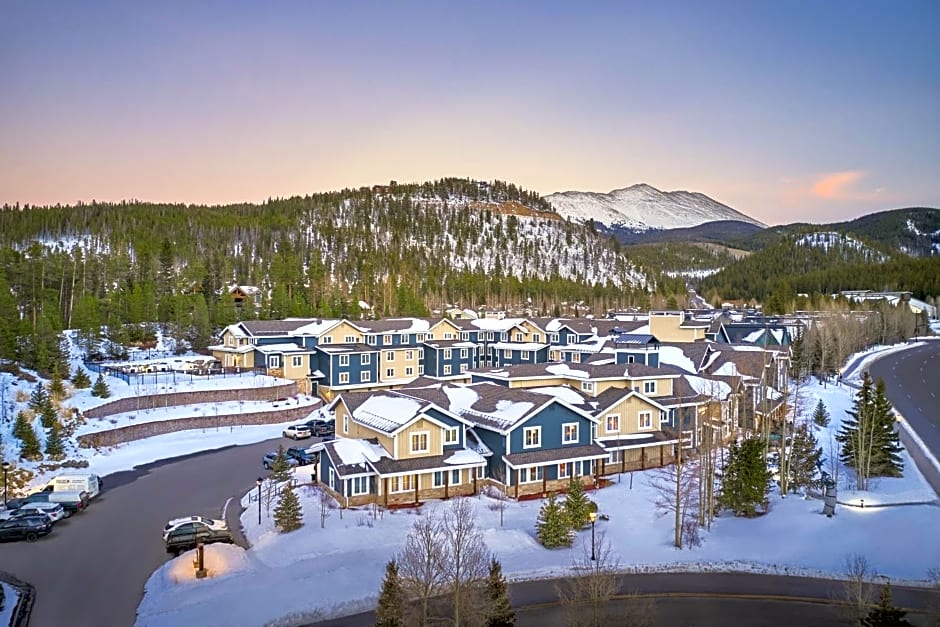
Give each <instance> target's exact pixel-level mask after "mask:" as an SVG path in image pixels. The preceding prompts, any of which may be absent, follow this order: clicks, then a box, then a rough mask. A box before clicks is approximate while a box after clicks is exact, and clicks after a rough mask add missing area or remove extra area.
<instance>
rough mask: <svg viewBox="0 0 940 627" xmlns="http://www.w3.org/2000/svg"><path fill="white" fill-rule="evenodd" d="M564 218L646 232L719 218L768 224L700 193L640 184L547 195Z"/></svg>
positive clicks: (760, 224) (693, 224) (759, 224)
mask: <svg viewBox="0 0 940 627" xmlns="http://www.w3.org/2000/svg"><path fill="white" fill-rule="evenodd" d="M545 200H547V201H548V202H550V203H551V204H552V207H553V208H554V209H555V211H556V212H557V213H558V214H559V215H561V216H562V217H563V218H570V219H571V220H575V221H577V222H586V221H587V220H594V221H595V222H600V223H602V224H605V225H607V226H611V227H621V228H629V229H635V230H638V231H645V230H648V229H677V228H685V227H692V226H698V225H699V224H704V223H706V222H716V221H719V220H738V221H741V222H749V223H751V224H756V225H757V226H766V225H765V224H763V223H761V222H758V221H757V220H755V219H754V218H751V217H749V216H746V215H744V214H743V213H740V212H738V211H735V210H734V209H732V208H731V207H729V206H727V205H723V204H722V203H720V202H718V201H716V200H713V199H711V198H709V197H708V196H706V195H705V194H700V193H698V192H687V191H674V192H664V191H661V190H658V189H656V188H655V187H653V186H652V185H647V184H645V183H640V184H638V185H631V186H630V187H625V188H623V189H615V190H613V191H611V192H609V193H607V194H600V193H596V192H575V191H571V192H558V193H556V194H551V195H549V196H546V197H545Z"/></svg>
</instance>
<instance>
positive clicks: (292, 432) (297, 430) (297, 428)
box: [284, 425, 313, 440]
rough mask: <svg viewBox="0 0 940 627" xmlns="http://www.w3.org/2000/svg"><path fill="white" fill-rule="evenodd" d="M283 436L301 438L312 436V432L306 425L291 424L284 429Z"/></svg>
mask: <svg viewBox="0 0 940 627" xmlns="http://www.w3.org/2000/svg"><path fill="white" fill-rule="evenodd" d="M284 437H285V438H293V439H295V440H302V439H305V438H309V437H313V432H312V431H311V430H310V427H308V426H307V425H291V426H289V427H287V428H286V429H284Z"/></svg>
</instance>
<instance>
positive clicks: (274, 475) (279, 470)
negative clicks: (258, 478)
mask: <svg viewBox="0 0 940 627" xmlns="http://www.w3.org/2000/svg"><path fill="white" fill-rule="evenodd" d="M270 476H271V480H272V481H275V482H277V483H283V482H284V481H287V480H288V479H290V462H289V461H287V452H286V451H285V450H284V446H283V445H281V446H279V447H277V455H275V456H274V459H273V460H272V461H271V475H270Z"/></svg>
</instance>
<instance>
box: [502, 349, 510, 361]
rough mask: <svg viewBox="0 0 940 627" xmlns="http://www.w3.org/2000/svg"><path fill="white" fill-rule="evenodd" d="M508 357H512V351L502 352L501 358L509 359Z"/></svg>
mask: <svg viewBox="0 0 940 627" xmlns="http://www.w3.org/2000/svg"><path fill="white" fill-rule="evenodd" d="M510 357H512V351H511V350H509V349H508V348H507V349H506V350H504V351H503V358H505V359H509V358H510Z"/></svg>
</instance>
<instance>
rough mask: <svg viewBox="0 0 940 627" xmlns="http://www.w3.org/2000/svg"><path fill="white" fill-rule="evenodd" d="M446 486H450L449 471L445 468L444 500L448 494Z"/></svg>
mask: <svg viewBox="0 0 940 627" xmlns="http://www.w3.org/2000/svg"><path fill="white" fill-rule="evenodd" d="M448 488H450V471H447V470H445V471H444V500H445V501H446V500H447V497H448V496H449V489H448Z"/></svg>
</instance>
